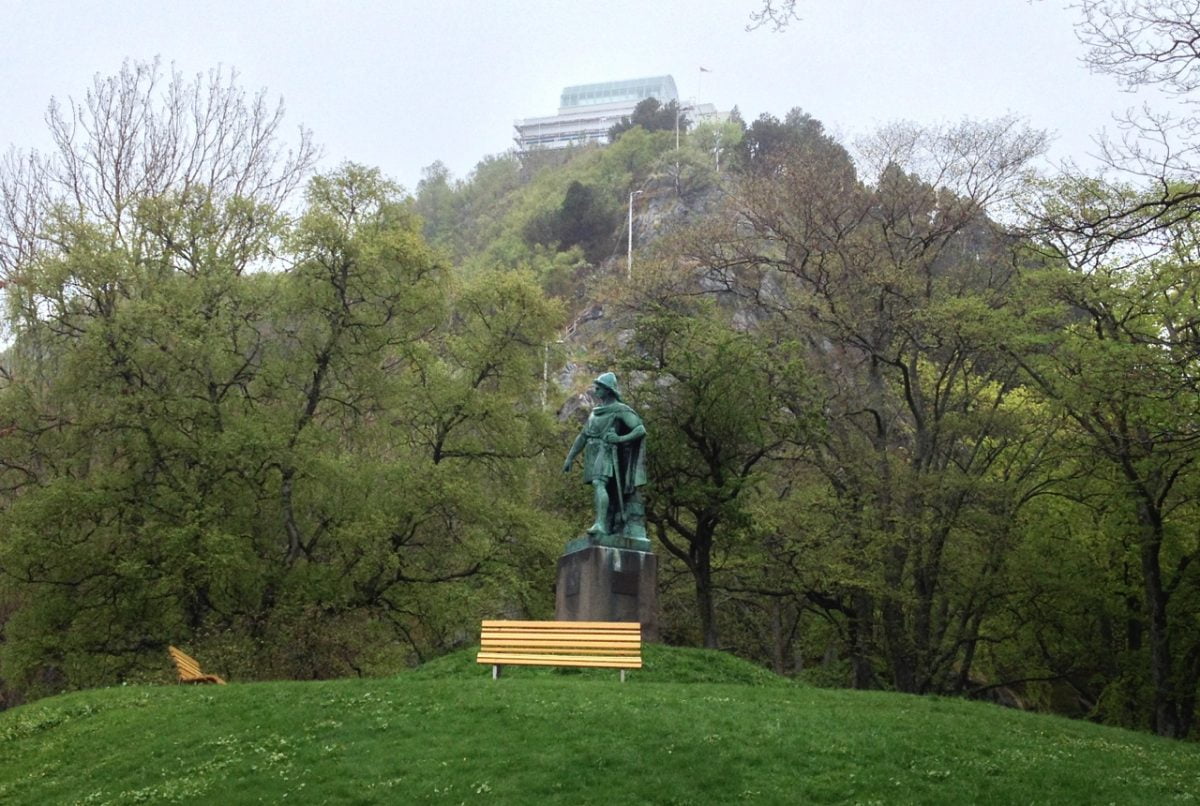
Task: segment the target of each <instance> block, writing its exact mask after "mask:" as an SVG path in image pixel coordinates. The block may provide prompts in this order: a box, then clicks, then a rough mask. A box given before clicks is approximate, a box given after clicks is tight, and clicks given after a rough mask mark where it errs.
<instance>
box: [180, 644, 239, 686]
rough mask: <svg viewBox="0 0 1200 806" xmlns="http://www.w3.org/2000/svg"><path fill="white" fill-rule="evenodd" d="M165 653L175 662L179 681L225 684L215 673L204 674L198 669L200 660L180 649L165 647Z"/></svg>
mask: <svg viewBox="0 0 1200 806" xmlns="http://www.w3.org/2000/svg"><path fill="white" fill-rule="evenodd" d="M167 654H169V655H170V656H171V660H173V661H174V662H175V670H176V671H177V672H179V682H180V683H216V684H218V685H222V686H223V685H225V681H224V680H222V679H221V678H219V677H217V676H216V675H215V674H205V673H204V672H203V671H202V670H201V669H200V662H199V661H198V660H196V659H195V658H193V657H192V656H191V655H189V654H187V653H186V652H184V651H183V650H182V649H177V648H175V647H173V646H169V647H167Z"/></svg>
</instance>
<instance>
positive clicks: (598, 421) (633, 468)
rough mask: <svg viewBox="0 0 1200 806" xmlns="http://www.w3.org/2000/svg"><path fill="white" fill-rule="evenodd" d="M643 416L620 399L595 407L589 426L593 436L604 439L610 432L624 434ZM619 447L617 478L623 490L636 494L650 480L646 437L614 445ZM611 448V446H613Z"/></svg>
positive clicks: (588, 430)
mask: <svg viewBox="0 0 1200 806" xmlns="http://www.w3.org/2000/svg"><path fill="white" fill-rule="evenodd" d="M641 423H642V418H641V417H639V416H638V415H637V412H635V411H634V410H633V409H631V408H630V407H629V406H627V405H625V404H624V403H621V402H619V401H617V402H613V403H607V404H605V405H603V406H597V407H596V408H594V409H592V416H591V417H589V418H588V424H587V427H586V428H585V431H586V433H587V436H588V438H589V439H603V438H604V435H605V434H606V433H608V432H609V431H616V432H617V434H619V435H622V436H624V435H625V434H628V433H629V432H630V431H632V430H633V429H634V428H636V427H637V426H639V425H641ZM612 447H615V448H616V449H617V467H616V472H617V477H618V479H619V480H620V484H621V489H622V490H623V491H624V492H625V493H627V494H630V493H633V492H634V490H635V489H636V488H638V487H641V486H642V485H644V484H645V483H646V437H645V435H642V436H640V437H638V438H637V439H635V440H631V441H629V442H622V443H620V444H618V445H614V446H612ZM610 450H611V448H610Z"/></svg>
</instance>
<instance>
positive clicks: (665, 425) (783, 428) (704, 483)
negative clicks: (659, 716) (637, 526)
mask: <svg viewBox="0 0 1200 806" xmlns="http://www.w3.org/2000/svg"><path fill="white" fill-rule="evenodd" d="M662 271H663V273H662V274H661V275H659V276H657V277H655V278H654V279H652V280H650V281H647V283H645V284H643V285H641V286H639V288H638V289H637V291H636V292H635V293H636V294H638V295H639V296H643V295H644V296H643V299H641V300H639V301H638V302H637V303H636V308H635V311H634V318H633V321H632V324H633V334H632V338H631V340H630V341H629V343H628V346H627V349H626V350H625V352H624V354H623V357H622V359H621V367H622V369H623V370H624V371H625V373H626V376H627V377H632V378H638V377H642V378H646V379H647V382H646V383H642V384H638V385H637V386H636V387H635V389H636V391H632V392H631V395H632V396H634V397H635V399H636V400H637V405H638V407H639V410H640V411H641V413H642V414H643V416H644V418H645V420H646V422H647V423H652V424H653V432H652V435H651V439H652V440H653V443H652V444H653V450H652V451H650V477H651V478H652V479H653V495H652V496H651V497H650V498H649V502H648V506H647V514H646V517H647V521H648V523H649V524H650V525H651V527H652V530H653V533H654V535H655V537H656V538H657V540H658V541H659V542H660V543H661V545H662V546H663V547H664V548H666V549H667V551H669V552H670V553H671V554H672V555H674V556H675V557H676V558H678V559H679V560H680V561H681V562H683V564H684V565H685V566H686V568H687V569H688V571H689V572H690V574H691V576H692V579H693V581H694V587H695V603H696V604H695V607H696V614H697V615H698V618H699V622H700V632H701V634H702V636H703V641H704V645H705V646H706V647H710V648H715V647H717V646H719V645H720V636H719V631H718V626H717V606H716V600H715V593H716V589H717V581H716V568H715V567H714V563H715V561H716V558H717V556H718V555H719V553H723V552H727V551H728V550H729V548H730V546H731V545H732V544H733V543H735V541H737V540H738V536H739V533H741V532H742V531H744V530H745V529H746V528H747V526H748V524H749V512H750V503H751V501H752V498H753V493H754V491H755V489H756V488H757V487H758V486H759V484H761V482H762V480H763V471H764V470H765V468H766V466H767V465H768V464H769V463H771V462H775V461H783V460H784V459H785V458H786V457H788V456H792V455H794V454H795V453H797V452H798V451H800V450H802V448H803V447H804V445H805V444H806V442H807V441H808V440H810V439H811V438H812V437H813V435H814V434H815V432H816V430H817V423H816V417H815V410H814V407H813V405H812V400H811V388H810V386H809V383H808V379H807V376H806V373H805V369H804V365H803V359H802V356H801V354H800V352H799V351H798V350H797V349H796V346H795V345H789V344H774V345H768V344H767V343H766V342H765V341H764V340H762V339H760V338H756V337H755V335H753V334H751V333H746V332H738V331H736V330H733V329H731V328H730V326H729V323H728V320H727V319H726V318H725V316H724V315H723V314H722V313H721V312H720V311H719V310H717V309H716V308H715V307H714V306H712V305H711V304H707V303H705V302H703V301H701V302H696V301H695V300H696V299H697V297H696V296H692V297H690V299H691V300H693V301H690V302H689V301H688V300H689V297H687V296H682V295H680V294H679V292H680V291H681V286H680V283H682V284H683V286H684V287H686V286H688V285H690V284H691V283H692V282H694V281H689V280H687V279H684V278H682V277H679V276H678V275H676V274H675V273H674V272H672V271H670V270H667V269H664V270H662Z"/></svg>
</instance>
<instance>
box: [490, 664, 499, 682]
mask: <svg viewBox="0 0 1200 806" xmlns="http://www.w3.org/2000/svg"><path fill="white" fill-rule="evenodd" d="M492 679H493V680H499V679H500V667H499V666H497V665H495V664H492Z"/></svg>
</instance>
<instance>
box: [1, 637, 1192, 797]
mask: <svg viewBox="0 0 1200 806" xmlns="http://www.w3.org/2000/svg"><path fill="white" fill-rule="evenodd" d="M470 660H471V656H470V655H469V654H468V653H459V654H458V655H454V656H450V657H449V658H444V659H442V660H440V661H438V662H436V663H433V664H430V665H429V666H428V667H426V668H423V669H420V670H417V671H415V672H412V673H408V674H404V675H401V676H398V677H394V678H390V679H377V680H342V681H330V682H311V683H294V682H287V683H253V684H236V683H235V684H231V685H228V686H206V687H180V686H159V687H147V686H139V687H127V688H116V689H107V690H99V691H88V692H80V693H76V694H70V695H66V696H62V697H55V698H52V699H48V700H43V701H41V702H37V703H33V704H31V705H28V706H24V707H21V708H15V709H12V710H10V711H6V712H3V713H0V803H6V804H7V803H14V804H24V803H29V804H49V803H122V804H124V803H139V802H141V803H220V804H225V803H279V802H285V801H286V802H299V803H305V804H317V803H337V804H341V803H351V804H352V803H364V804H365V803H411V802H425V801H430V802H436V803H489V802H491V803H563V804H578V803H612V804H618V803H619V804H632V803H680V804H682V803H695V804H712V803H734V802H741V801H750V802H760V803H788V804H791V803H1004V804H1008V803H1021V804H1031V803H1046V804H1077V803H1103V804H1107V803H1118V804H1160V803H1176V802H1196V801H1200V746H1197V745H1195V744H1183V743H1177V742H1168V741H1165V740H1160V739H1156V738H1155V737H1152V736H1148V735H1142V734H1138V733H1133V732H1128V731H1121V730H1115V729H1109V728H1102V727H1098V726H1095V725H1090V724H1086V723H1082V722H1073V721H1069V720H1065V719H1059V718H1052V717H1045V716H1039V715H1033V714H1025V713H1019V712H1016V711H1010V710H1005V709H1001V708H998V707H995V706H989V705H985V704H979V703H968V702H961V701H957V700H948V699H933V698H917V697H908V696H902V695H894V694H883V693H864V692H853V691H830V690H823V689H816V688H811V687H807V686H801V685H796V684H792V683H788V682H786V681H780V680H778V679H775V678H772V677H771V676H770V675H768V674H766V673H764V672H761V671H760V670H757V669H754V668H753V667H750V666H748V665H746V664H742V663H740V662H738V661H735V660H733V659H731V658H728V657H727V656H723V655H718V654H716V653H703V652H698V651H685V650H670V649H664V648H661V647H651V648H649V649H648V654H647V669H646V670H645V671H642V672H635V673H632V674H631V676H630V680H629V682H628V683H626V684H624V685H621V684H620V683H619V682H618V681H617V675H616V673H615V672H600V673H596V672H587V673H569V672H568V673H562V672H555V671H552V670H550V671H546V670H527V669H514V670H509V671H510V672H511V673H506V674H505V676H504V677H502V678H501V679H500V680H499V681H495V682H494V681H492V680H491V679H490V673H489V669H487V668H486V667H482V666H477V665H475V664H473V663H471V662H470ZM710 681H717V682H710Z"/></svg>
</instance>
